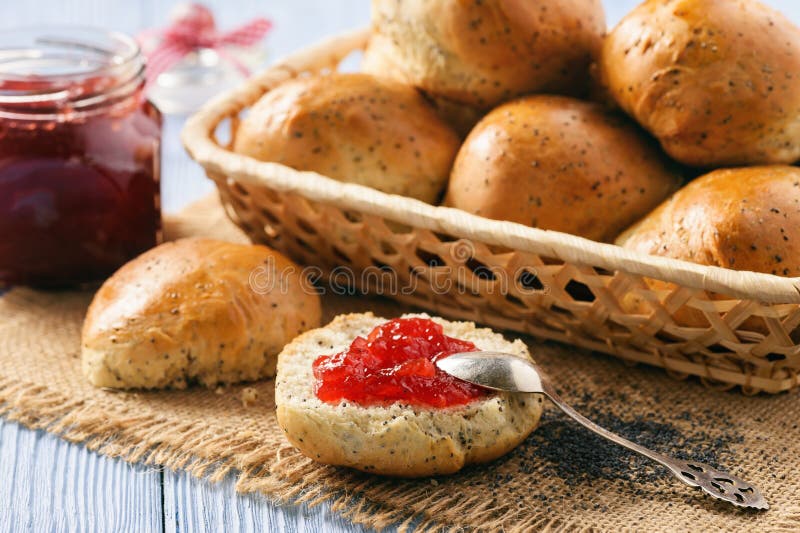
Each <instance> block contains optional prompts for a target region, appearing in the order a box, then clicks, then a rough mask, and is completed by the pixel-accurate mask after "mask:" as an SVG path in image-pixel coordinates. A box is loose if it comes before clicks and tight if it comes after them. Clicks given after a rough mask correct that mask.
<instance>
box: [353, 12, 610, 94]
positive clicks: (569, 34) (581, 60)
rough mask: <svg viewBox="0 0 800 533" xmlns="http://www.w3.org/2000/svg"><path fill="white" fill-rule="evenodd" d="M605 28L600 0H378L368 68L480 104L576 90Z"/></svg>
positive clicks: (580, 88)
mask: <svg viewBox="0 0 800 533" xmlns="http://www.w3.org/2000/svg"><path fill="white" fill-rule="evenodd" d="M605 28H606V26H605V15H604V13H603V7H602V4H601V2H600V0H548V1H544V0H494V1H492V2H466V1H464V0H373V1H372V31H373V36H374V37H373V39H372V41H371V42H370V44H369V46H368V48H367V51H366V57H365V61H364V69H365V71H367V72H375V73H377V74H381V75H389V76H391V77H394V78H395V79H398V80H400V81H403V82H408V83H412V84H413V85H415V86H417V87H419V88H420V89H422V90H423V91H425V93H427V94H428V95H429V96H432V97H434V98H435V99H440V98H441V99H444V100H446V101H450V102H456V103H459V104H466V105H468V106H472V107H474V108H477V109H488V108H491V107H494V106H495V105H497V104H499V103H501V102H503V101H506V100H509V99H511V98H514V97H517V96H521V95H523V94H528V93H532V92H566V93H569V94H577V93H579V92H582V91H583V90H584V89H585V88H586V82H587V79H588V69H589V65H590V64H591V63H592V61H593V60H594V59H595V58H597V56H598V55H599V52H600V47H601V42H602V38H603V34H604V33H605Z"/></svg>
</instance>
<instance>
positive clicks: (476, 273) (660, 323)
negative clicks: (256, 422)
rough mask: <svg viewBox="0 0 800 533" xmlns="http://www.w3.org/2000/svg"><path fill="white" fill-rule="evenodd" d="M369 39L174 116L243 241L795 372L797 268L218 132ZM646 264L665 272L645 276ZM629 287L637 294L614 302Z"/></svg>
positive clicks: (620, 339)
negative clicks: (687, 248)
mask: <svg viewBox="0 0 800 533" xmlns="http://www.w3.org/2000/svg"><path fill="white" fill-rule="evenodd" d="M367 38H368V33H366V32H364V31H359V32H355V33H352V34H347V35H343V36H340V37H336V38H334V39H331V40H329V41H326V42H324V43H321V44H319V45H317V46H314V47H311V48H308V49H306V50H303V51H301V52H299V53H297V54H295V55H293V56H291V57H289V58H287V59H285V60H284V61H283V62H282V63H280V64H279V65H278V66H275V67H273V68H271V69H269V70H268V71H266V72H264V73H262V74H261V75H259V76H256V77H255V78H253V79H252V80H250V81H249V82H248V83H247V84H246V85H245V86H243V87H241V88H239V89H237V90H235V91H232V92H230V93H226V94H224V95H221V96H220V97H219V98H217V99H215V100H213V101H211V102H209V104H207V105H206V106H205V107H204V108H203V109H202V110H201V111H200V112H199V113H198V114H196V115H195V116H193V117H192V118H191V119H190V120H189V122H188V123H187V126H186V128H185V129H184V132H183V139H184V144H185V145H186V147H187V149H188V151H189V152H190V154H191V155H192V156H193V157H194V158H195V159H196V160H197V161H198V162H200V163H201V164H202V165H203V166H204V168H205V170H206V172H207V174H208V176H209V177H210V178H211V179H212V180H214V182H215V183H216V184H217V187H218V189H219V192H220V196H221V198H222V200H223V203H224V205H225V208H226V210H227V212H228V214H229V216H230V217H231V219H232V220H234V222H236V223H237V224H238V225H239V226H240V227H241V228H242V229H244V230H245V231H246V232H247V234H248V235H249V236H250V238H251V239H252V240H253V241H255V242H261V243H264V244H268V245H269V246H271V247H273V248H276V249H278V250H281V251H282V252H284V253H286V254H287V255H289V256H290V257H292V258H294V259H295V260H296V261H298V262H300V263H301V264H304V265H314V267H315V269H314V270H312V275H313V274H317V275H318V276H320V277H322V278H325V279H327V280H328V281H329V282H330V285H329V288H328V290H337V289H338V290H353V289H356V290H363V291H368V292H383V293H384V294H386V295H387V296H390V297H393V298H395V299H398V300H401V301H403V302H406V303H409V304H412V305H415V306H418V307H421V308H425V309H429V310H431V311H433V312H435V313H438V314H441V315H444V316H448V317H452V318H460V319H468V320H474V321H476V322H480V323H483V324H487V325H490V326H493V327H496V328H502V329H507V330H514V331H519V332H523V333H528V334H531V335H533V336H536V337H540V338H545V339H554V340H558V341H562V342H566V343H570V344H574V345H577V346H581V347H584V348H589V349H592V350H597V351H601V352H606V353H609V354H612V355H615V356H618V357H621V358H624V359H628V360H631V361H636V362H643V363H648V364H651V365H656V366H660V367H663V368H665V369H667V371H668V372H670V373H671V374H672V375H674V376H676V377H685V376H688V375H695V376H699V377H700V378H701V379H702V380H703V382H704V383H705V384H706V385H709V386H713V387H719V388H729V387H733V386H737V385H739V386H741V388H742V390H743V391H744V392H745V393H756V392H759V391H766V392H779V391H782V390H787V389H790V388H793V387H795V386H797V385H798V384H800V375H799V374H798V371H800V344H798V343H797V342H796V341H795V339H797V340H800V289H798V287H800V281H798V280H797V279H790V278H780V277H777V276H771V275H767V274H756V273H750V272H735V271H731V270H725V269H720V268H716V267H706V266H701V265H694V264H690V263H686V262H682V261H675V260H670V259H665V258H658V257H651V256H645V255H641V254H635V253H632V252H629V251H626V250H623V249H621V248H619V247H617V246H612V245H608V244H600V243H595V242H592V241H588V240H586V239H582V238H579V237H575V236H572V235H566V234H562V233H557V232H551V231H543V230H539V229H535V228H527V227H523V226H520V225H518V224H511V223H507V222H498V221H490V220H486V219H482V218H480V217H475V216H472V215H468V214H467V213H463V212H460V211H457V210H453V209H448V208H443V207H433V206H429V205H427V204H423V203H421V202H418V201H416V200H412V199H408V198H401V197H397V196H393V195H387V194H383V193H381V192H379V191H375V190H372V189H369V188H366V187H363V186H359V185H354V184H343V183H340V182H337V181H334V180H332V179H330V178H326V177H324V176H320V175H318V174H315V173H310V172H298V171H295V170H293V169H290V168H288V167H285V166H282V165H279V164H275V163H266V162H259V161H255V160H253V159H251V158H248V157H244V156H241V155H238V154H234V153H233V152H231V151H230V150H229V147H230V143H222V142H220V141H219V140H218V138H219V137H223V135H224V136H226V137H227V138H228V139H232V138H233V135H234V134H235V131H236V126H237V124H238V120H239V117H240V116H241V115H242V113H243V112H246V110H247V108H248V107H249V106H250V105H252V104H253V103H254V102H255V101H256V100H258V98H260V97H261V96H262V95H263V94H264V93H265V92H266V91H269V90H270V89H271V88H272V87H274V86H276V85H277V84H279V83H281V82H282V81H285V80H287V79H290V78H293V77H297V76H302V75H306V74H307V73H314V72H325V71H332V70H335V69H336V68H337V67H338V66H339V64H340V63H341V61H342V60H343V59H344V58H345V57H346V56H348V55H349V54H350V53H352V52H354V51H357V50H360V49H363V47H364V45H365V44H366V40H367ZM218 134H219V135H218ZM344 267H346V268H344ZM317 268H318V270H317ZM646 278H651V279H657V280H662V281H665V282H669V283H670V285H668V286H667V288H666V289H658V290H656V289H653V288H651V287H649V286H648V284H647V283H646V281H645V279H646ZM626 295H627V297H628V298H630V296H631V295H635V296H637V297H638V298H639V299H641V300H642V301H643V302H646V305H645V306H644V307H646V308H647V309H646V310H644V311H642V310H639V311H638V312H637V313H633V312H631V311H630V309H629V307H630V306H628V308H627V309H626V306H623V305H622V301H623V298H625V297H626ZM687 310H693V312H694V313H695V314H698V313H699V314H698V315H697V316H703V317H704V318H705V321H706V322H707V324H706V325H704V326H703V327H688V326H687V324H685V323H682V322H681V321H680V320H677V319H676V318H675V316H676V313H678V312H681V311H683V312H685V311H687ZM692 325H693V326H697V324H692ZM793 334H794V335H793Z"/></svg>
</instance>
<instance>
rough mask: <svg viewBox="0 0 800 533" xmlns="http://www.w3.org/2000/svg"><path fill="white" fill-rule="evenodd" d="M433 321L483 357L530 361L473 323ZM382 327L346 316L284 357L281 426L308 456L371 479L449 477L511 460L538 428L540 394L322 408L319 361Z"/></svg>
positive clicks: (367, 318) (278, 399) (302, 339)
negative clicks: (436, 404) (439, 404)
mask: <svg viewBox="0 0 800 533" xmlns="http://www.w3.org/2000/svg"><path fill="white" fill-rule="evenodd" d="M406 316H421V317H426V318H428V316H427V315H406ZM433 320H434V321H436V322H438V323H439V324H441V325H442V326H443V327H444V333H445V334H446V335H449V336H452V337H456V338H459V339H463V340H467V341H471V342H473V343H475V345H476V346H477V347H478V348H480V349H484V350H497V351H504V352H509V353H512V354H516V355H518V356H520V357H523V358H530V356H529V355H528V349H527V347H526V346H525V344H524V343H523V342H522V341H520V340H516V341H514V342H508V341H506V340H505V339H503V337H502V336H501V335H500V334H498V333H494V332H492V331H491V330H489V329H479V328H476V327H475V324H473V323H471V322H449V321H447V320H443V319H441V318H433ZM384 322H386V319H384V318H380V317H376V316H374V315H373V314H372V313H364V314H350V315H340V316H338V317H336V319H334V320H333V322H331V323H330V324H328V325H327V326H324V327H322V328H319V329H315V330H312V331H309V332H306V333H304V334H303V335H301V336H299V337H298V338H297V339H295V340H294V341H292V342H291V343H290V344H289V345H288V346H286V348H284V350H283V351H282V352H281V354H280V355H279V356H278V375H277V378H276V384H275V403H276V404H277V406H278V423H279V424H280V426H281V428H283V431H284V432H285V434H286V438H287V439H289V442H291V443H292V444H293V445H294V446H295V447H297V448H298V449H299V450H300V451H301V452H302V453H303V454H304V455H306V456H308V457H310V458H311V459H314V460H315V461H318V462H320V463H325V464H331V465H339V466H348V467H351V468H356V469H358V470H363V471H364V472H370V473H373V474H383V475H389V476H399V477H421V476H430V475H436V474H450V473H453V472H456V471H458V470H460V469H461V468H462V467H463V466H464V465H467V464H472V463H482V462H486V461H491V460H493V459H496V458H497V457H500V456H501V455H504V454H506V453H508V452H509V451H511V450H512V449H514V448H515V447H516V446H517V445H518V444H520V443H521V442H522V441H523V440H525V438H526V437H527V436H528V435H529V434H530V433H531V431H533V430H534V428H535V427H536V426H537V424H538V422H539V417H540V416H541V411H542V395H540V394H506V393H496V394H491V395H488V396H486V397H485V398H482V399H479V400H476V401H474V402H472V403H469V404H467V405H464V406H458V407H448V408H442V409H439V408H432V407H416V406H410V405H405V404H402V403H399V402H395V403H392V404H389V405H385V406H373V407H362V406H360V405H357V404H355V403H353V402H346V401H343V402H340V403H338V404H336V405H332V404H328V403H325V402H322V401H321V400H319V399H318V398H317V396H316V394H315V393H314V384H315V378H314V374H313V370H312V363H313V362H314V360H315V359H316V358H317V357H319V356H320V355H326V354H334V353H338V352H341V351H344V350H346V349H347V348H348V347H349V346H350V343H351V342H352V341H353V339H355V337H357V336H359V335H361V336H366V335H368V334H369V332H370V331H372V329H374V328H375V327H376V326H379V325H380V324H383V323H384Z"/></svg>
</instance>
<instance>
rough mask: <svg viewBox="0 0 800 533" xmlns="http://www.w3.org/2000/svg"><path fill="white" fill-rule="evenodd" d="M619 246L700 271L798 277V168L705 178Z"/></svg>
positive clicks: (762, 169) (663, 206) (634, 229)
mask: <svg viewBox="0 0 800 533" xmlns="http://www.w3.org/2000/svg"><path fill="white" fill-rule="evenodd" d="M617 244H619V245H621V246H623V247H625V248H628V249H630V250H636V251H638V252H642V253H646V254H651V255H660V256H664V257H672V258H675V259H683V260H686V261H691V262H693V263H699V264H702V265H712V266H719V267H724V268H730V269H733V270H751V271H754V272H765V273H768V274H776V275H778V276H792V277H793V276H800V169H798V168H796V167H790V166H783V165H774V166H761V167H748V168H736V169H723V170H716V171H714V172H710V173H708V174H706V175H704V176H701V177H699V178H697V179H695V180H694V181H692V182H691V183H689V184H688V185H686V186H685V187H684V188H682V189H681V190H680V191H678V192H677V193H675V194H674V195H673V196H672V197H671V198H669V199H668V200H667V201H666V202H664V203H663V204H661V205H660V206H659V207H658V208H657V209H655V210H654V211H653V212H652V213H650V214H649V215H648V216H646V217H645V218H644V219H642V220H641V221H640V222H638V223H637V224H636V225H634V226H633V227H631V228H629V229H628V230H627V231H625V232H624V233H623V234H622V235H620V236H619V238H618V239H617Z"/></svg>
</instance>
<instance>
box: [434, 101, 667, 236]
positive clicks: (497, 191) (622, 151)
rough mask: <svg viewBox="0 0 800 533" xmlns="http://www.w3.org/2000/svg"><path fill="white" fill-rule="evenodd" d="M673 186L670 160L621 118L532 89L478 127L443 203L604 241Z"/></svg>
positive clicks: (459, 160)
mask: <svg viewBox="0 0 800 533" xmlns="http://www.w3.org/2000/svg"><path fill="white" fill-rule="evenodd" d="M677 185H678V178H677V177H676V175H675V174H673V173H672V172H670V171H669V170H668V167H667V161H666V158H665V157H663V155H662V154H661V153H660V151H659V150H658V148H657V147H655V146H653V143H650V142H649V141H648V140H647V139H646V138H645V137H644V136H643V135H642V132H641V131H640V130H639V129H638V128H636V127H635V126H634V125H632V124H631V123H629V122H628V121H627V120H626V119H625V118H624V117H622V116H620V115H617V114H613V113H610V112H608V111H606V110H604V109H603V108H602V107H601V106H600V105H598V104H592V103H588V102H581V101H578V100H574V99H572V98H567V97H559V96H531V97H528V98H523V99H520V100H516V101H514V102H509V103H507V104H504V105H502V106H500V107H499V108H497V109H495V110H494V111H492V112H491V113H489V114H488V115H487V116H486V117H484V119H483V120H481V122H479V123H478V125H477V126H476V127H475V128H474V129H473V131H472V132H471V133H470V135H469V136H468V137H467V140H466V141H465V142H464V145H463V146H462V147H461V150H460V151H459V153H458V156H457V157H456V162H455V165H454V166H453V172H452V175H451V178H450V184H449V187H448V191H447V196H446V199H445V202H446V203H447V205H450V206H452V207H457V208H459V209H463V210H465V211H467V212H470V213H473V214H476V215H480V216H484V217H487V218H492V219H498V220H509V221H512V222H518V223H521V224H526V225H531V226H536V227H539V228H543V229H550V230H557V231H564V232H567V233H572V234H575V235H580V236H583V237H587V238H590V239H594V240H601V241H603V240H610V239H613V238H614V237H615V236H616V235H617V234H618V233H619V232H620V231H621V230H622V229H623V228H625V227H627V226H628V225H630V224H632V223H633V222H634V221H636V220H638V219H639V218H640V217H642V216H643V215H644V214H645V213H647V212H648V211H649V210H651V209H652V208H653V207H655V206H656V205H657V204H658V203H659V202H661V201H662V200H663V199H664V198H666V197H667V196H668V195H669V193H671V192H672V191H673V190H675V189H676V188H677Z"/></svg>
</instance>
